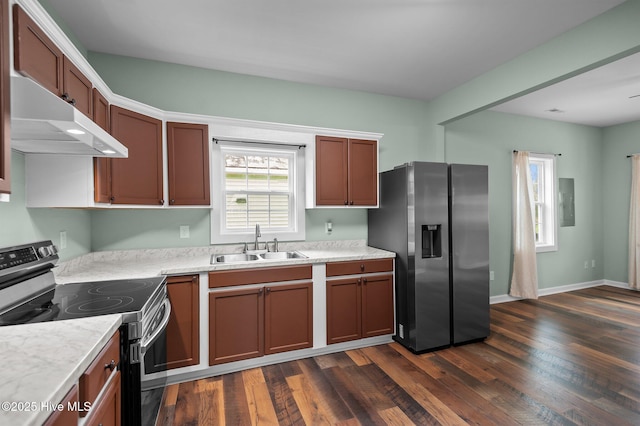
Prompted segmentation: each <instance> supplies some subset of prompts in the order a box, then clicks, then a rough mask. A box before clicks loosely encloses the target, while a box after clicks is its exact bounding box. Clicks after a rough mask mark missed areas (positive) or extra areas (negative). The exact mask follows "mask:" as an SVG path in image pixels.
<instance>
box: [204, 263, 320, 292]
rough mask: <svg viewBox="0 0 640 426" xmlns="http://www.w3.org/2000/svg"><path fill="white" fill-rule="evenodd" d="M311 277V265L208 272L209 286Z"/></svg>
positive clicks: (306, 278)
mask: <svg viewBox="0 0 640 426" xmlns="http://www.w3.org/2000/svg"><path fill="white" fill-rule="evenodd" d="M308 279H311V265H298V266H286V267H275V268H250V269H233V270H228V271H213V272H209V288H217V287H228V286H234V285H246V284H262V283H273V282H278V281H293V280H308Z"/></svg>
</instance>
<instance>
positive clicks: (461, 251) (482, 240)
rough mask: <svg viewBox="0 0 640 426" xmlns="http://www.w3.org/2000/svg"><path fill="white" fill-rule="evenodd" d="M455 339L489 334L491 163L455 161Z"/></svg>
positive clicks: (458, 341) (452, 175) (455, 341)
mask: <svg viewBox="0 0 640 426" xmlns="http://www.w3.org/2000/svg"><path fill="white" fill-rule="evenodd" d="M449 170H450V184H451V189H450V191H451V230H452V232H451V264H452V265H451V275H452V313H453V319H452V343H453V344H454V345H458V344H462V343H467V342H471V341H475V340H481V339H484V338H485V337H487V336H488V335H489V207H488V203H489V199H488V195H489V182H488V168H487V166H476V165H466V164H464V165H463V164H452V165H451V166H450V168H449Z"/></svg>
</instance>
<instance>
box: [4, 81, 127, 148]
mask: <svg viewBox="0 0 640 426" xmlns="http://www.w3.org/2000/svg"><path fill="white" fill-rule="evenodd" d="M11 148H13V149H15V150H16V151H21V152H26V153H41V154H65V155H84V156H90V157H113V158H126V157H127V156H128V150H127V147H126V146H124V145H122V144H121V143H120V142H118V140H117V139H115V138H114V137H113V136H111V135H110V134H109V133H108V132H106V131H105V130H103V129H102V128H101V127H100V126H98V125H97V124H96V123H94V122H93V121H92V120H91V119H90V118H88V117H87V116H86V115H84V114H83V113H81V112H80V111H78V110H77V109H76V108H75V107H74V106H73V105H71V104H69V103H67V102H65V101H64V100H62V99H60V98H58V97H57V96H56V95H54V94H53V93H51V92H49V91H48V90H47V89H45V88H44V87H42V86H40V85H39V84H38V83H36V82H35V81H33V80H31V79H29V78H26V77H18V76H12V77H11Z"/></svg>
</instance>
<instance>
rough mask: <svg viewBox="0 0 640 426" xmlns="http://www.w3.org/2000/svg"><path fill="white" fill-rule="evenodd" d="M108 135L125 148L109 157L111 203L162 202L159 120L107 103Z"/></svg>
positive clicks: (160, 131) (153, 203) (160, 132)
mask: <svg viewBox="0 0 640 426" xmlns="http://www.w3.org/2000/svg"><path fill="white" fill-rule="evenodd" d="M111 134H112V135H113V137H114V138H116V139H117V140H119V141H120V142H121V143H122V144H123V145H125V146H126V147H127V148H128V150H129V157H128V158H112V159H111V202H112V203H114V204H149V205H158V204H164V200H163V199H162V190H163V188H162V121H161V120H158V119H155V118H153V117H149V116H146V115H143V114H140V113H137V112H134V111H130V110H127V109H124V108H121V107H118V106H115V105H111Z"/></svg>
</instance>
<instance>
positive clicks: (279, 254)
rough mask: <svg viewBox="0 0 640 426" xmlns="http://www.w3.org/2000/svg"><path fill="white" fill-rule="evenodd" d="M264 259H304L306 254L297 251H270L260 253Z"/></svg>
mask: <svg viewBox="0 0 640 426" xmlns="http://www.w3.org/2000/svg"><path fill="white" fill-rule="evenodd" d="M260 257H261V258H263V259H264V260H279V259H283V260H284V259H306V258H307V256H305V255H304V254H302V253H300V252H298V251H272V252H268V253H262V254H261V255H260Z"/></svg>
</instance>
